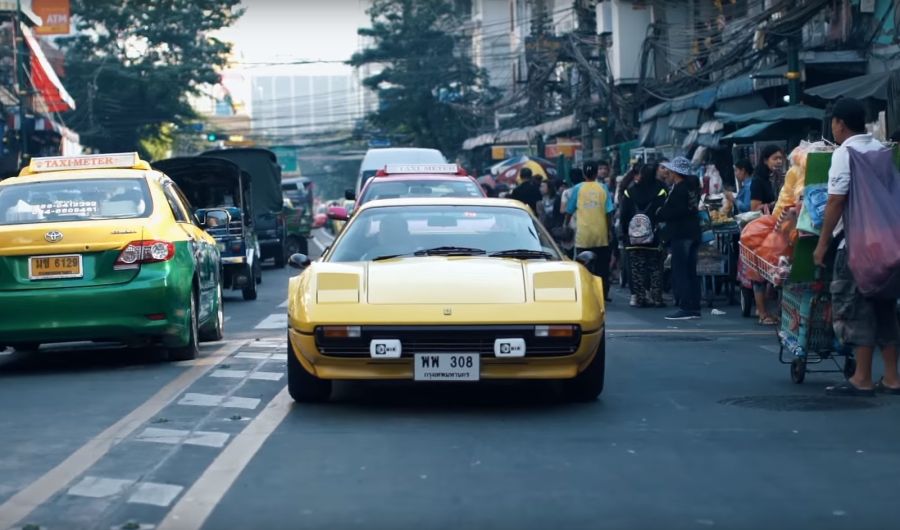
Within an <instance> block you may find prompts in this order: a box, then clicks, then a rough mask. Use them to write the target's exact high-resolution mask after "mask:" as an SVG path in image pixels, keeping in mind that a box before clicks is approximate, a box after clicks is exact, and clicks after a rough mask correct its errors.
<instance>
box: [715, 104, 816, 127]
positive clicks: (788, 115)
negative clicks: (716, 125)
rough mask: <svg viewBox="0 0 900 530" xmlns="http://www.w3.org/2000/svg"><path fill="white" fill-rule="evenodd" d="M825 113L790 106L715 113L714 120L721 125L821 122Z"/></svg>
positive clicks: (798, 106)
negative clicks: (754, 110)
mask: <svg viewBox="0 0 900 530" xmlns="http://www.w3.org/2000/svg"><path fill="white" fill-rule="evenodd" d="M824 117H825V111H823V110H822V109H817V108H814V107H808V106H806V105H790V106H788V107H777V108H774V109H764V110H758V111H756V112H750V113H747V114H737V115H735V114H727V113H721V112H717V113H716V118H718V119H720V120H721V121H722V123H762V122H778V121H802V120H810V121H822V119H823V118H824Z"/></svg>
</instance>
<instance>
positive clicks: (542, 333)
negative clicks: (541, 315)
mask: <svg viewBox="0 0 900 530" xmlns="http://www.w3.org/2000/svg"><path fill="white" fill-rule="evenodd" d="M534 336H535V337H574V336H575V326H535V327H534Z"/></svg>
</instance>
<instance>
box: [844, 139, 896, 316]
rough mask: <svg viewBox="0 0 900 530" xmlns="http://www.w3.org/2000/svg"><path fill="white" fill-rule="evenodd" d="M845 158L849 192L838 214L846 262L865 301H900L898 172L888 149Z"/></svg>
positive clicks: (854, 151)
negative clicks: (845, 243) (841, 219)
mask: <svg viewBox="0 0 900 530" xmlns="http://www.w3.org/2000/svg"><path fill="white" fill-rule="evenodd" d="M847 151H848V153H849V155H850V174H851V175H852V177H851V178H850V192H849V193H848V194H847V209H846V211H845V212H844V234H845V235H846V238H847V258H848V264H849V266H850V272H851V273H852V274H853V280H854V281H855V282H856V286H857V289H859V292H860V293H861V294H862V295H863V296H865V297H867V298H886V299H896V298H898V297H900V230H898V229H897V227H900V207H898V205H900V172H898V171H897V168H896V166H894V160H893V153H892V151H891V149H888V148H885V149H878V150H875V151H869V152H866V153H861V152H859V151H856V150H854V149H853V148H848V149H847Z"/></svg>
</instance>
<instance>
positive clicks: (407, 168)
mask: <svg viewBox="0 0 900 530" xmlns="http://www.w3.org/2000/svg"><path fill="white" fill-rule="evenodd" d="M384 171H385V173H387V174H388V175H400V174H409V173H435V174H448V173H449V174H454V175H455V174H456V173H458V172H459V166H458V165H456V164H388V165H386V166H384Z"/></svg>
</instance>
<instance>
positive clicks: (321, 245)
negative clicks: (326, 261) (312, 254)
mask: <svg viewBox="0 0 900 530" xmlns="http://www.w3.org/2000/svg"><path fill="white" fill-rule="evenodd" d="M312 242H313V244H314V245H316V246H317V247H319V253H320V254H321V253H322V252H325V247H326V246H327V245H325V244H323V243H322V242H321V241H319V239H318V238H315V237H314V238H312Z"/></svg>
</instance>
